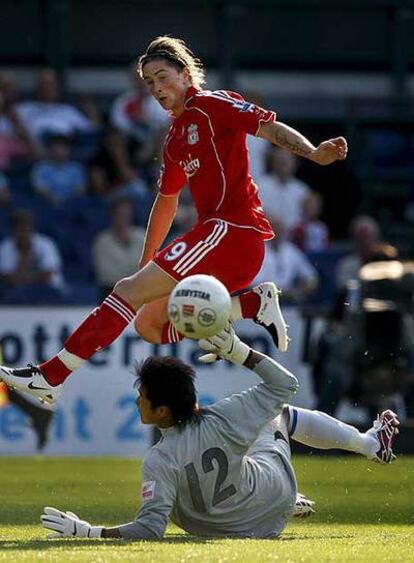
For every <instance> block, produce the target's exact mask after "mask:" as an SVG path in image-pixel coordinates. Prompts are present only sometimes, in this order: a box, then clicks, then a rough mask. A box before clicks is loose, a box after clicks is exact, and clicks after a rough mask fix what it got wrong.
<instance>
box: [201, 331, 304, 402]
mask: <svg viewBox="0 0 414 563" xmlns="http://www.w3.org/2000/svg"><path fill="white" fill-rule="evenodd" d="M199 345H200V347H201V348H202V349H203V350H206V351H207V352H210V353H213V354H217V355H218V356H220V357H221V358H223V359H224V360H229V361H230V362H232V363H234V364H240V365H243V366H245V367H246V368H248V369H251V370H252V371H254V372H255V373H256V374H257V375H258V376H259V377H261V379H262V380H263V381H264V383H266V384H267V385H268V386H269V387H270V388H272V390H273V391H274V393H275V394H276V395H278V396H279V398H280V400H281V401H284V402H288V401H289V399H290V398H291V397H292V396H293V395H294V394H295V393H296V391H297V389H298V386H299V384H298V380H297V379H296V377H295V376H294V375H293V374H292V373H290V372H289V371H288V370H287V369H286V368H284V367H283V366H282V365H280V364H279V363H278V362H276V361H275V360H273V359H272V358H269V356H266V355H265V354H261V353H260V352H257V351H256V350H253V349H251V348H250V347H249V346H248V345H247V344H245V343H244V342H242V341H241V340H240V338H239V337H238V336H237V334H236V333H235V332H234V328H233V327H232V325H231V324H230V323H229V324H228V326H227V328H225V329H224V330H222V331H221V332H219V333H218V334H217V335H216V336H213V337H212V338H208V339H205V340H199Z"/></svg>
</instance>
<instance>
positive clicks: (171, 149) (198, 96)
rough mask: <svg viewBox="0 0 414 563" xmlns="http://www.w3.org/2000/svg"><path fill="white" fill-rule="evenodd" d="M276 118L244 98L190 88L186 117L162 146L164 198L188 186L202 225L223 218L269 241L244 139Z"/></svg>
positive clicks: (177, 122)
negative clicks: (250, 229) (252, 230)
mask: <svg viewBox="0 0 414 563" xmlns="http://www.w3.org/2000/svg"><path fill="white" fill-rule="evenodd" d="M275 119H276V114H275V113H274V112H272V111H267V110H265V109H262V108H260V107H258V106H255V105H254V104H251V103H249V102H246V101H245V100H244V99H243V98H242V96H240V94H237V93H235V92H228V91H225V90H218V91H214V92H211V91H207V90H197V89H196V88H193V87H190V88H189V90H188V92H187V96H186V102H185V109H184V112H183V113H182V114H181V115H180V117H178V118H177V119H175V120H174V122H173V124H172V125H171V127H170V129H169V131H168V134H167V137H166V140H165V143H164V163H163V168H162V171H161V175H160V178H159V181H158V187H159V190H160V193H161V194H162V195H165V196H169V195H176V194H177V193H178V192H179V191H180V190H181V189H182V188H183V186H184V185H185V184H187V183H188V185H189V187H190V191H191V194H192V197H193V200H194V204H195V207H196V210H197V214H198V221H199V222H206V221H208V220H211V219H223V220H224V221H227V222H228V223H230V224H232V225H235V226H240V227H244V228H246V227H247V228H252V229H255V230H257V231H259V232H260V233H261V234H262V237H263V239H265V240H268V239H271V238H272V237H273V236H274V234H273V230H272V227H271V226H270V224H269V221H268V220H267V219H266V217H265V215H264V212H263V208H262V203H261V201H260V199H259V196H258V190H257V186H256V184H255V183H254V182H253V180H252V178H251V176H250V174H249V154H248V150H247V147H246V134H250V135H256V133H257V131H258V129H259V127H260V124H261V123H265V122H269V121H274V120H275Z"/></svg>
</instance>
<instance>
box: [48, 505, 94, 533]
mask: <svg viewBox="0 0 414 563" xmlns="http://www.w3.org/2000/svg"><path fill="white" fill-rule="evenodd" d="M43 511H44V512H43V514H42V515H41V517H40V521H41V522H42V525H43V527H44V528H47V529H48V530H53V531H54V532H55V533H53V534H50V535H49V536H48V539H53V538H101V537H102V530H103V528H102V527H101V526H91V525H90V524H89V522H86V521H85V520H81V519H80V518H79V517H78V516H76V514H74V513H73V512H69V511H67V512H62V511H61V510H58V509H57V508H52V507H50V506H46V507H45V508H44V509H43Z"/></svg>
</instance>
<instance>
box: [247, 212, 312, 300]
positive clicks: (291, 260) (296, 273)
mask: <svg viewBox="0 0 414 563" xmlns="http://www.w3.org/2000/svg"><path fill="white" fill-rule="evenodd" d="M271 223H272V227H273V229H274V231H275V233H276V236H275V238H274V239H272V240H271V241H270V242H269V243H268V244H267V245H266V255H265V259H264V262H263V265H262V268H261V270H260V272H259V274H258V275H257V277H256V279H255V280H254V283H255V284H257V283H261V282H262V281H264V280H272V281H273V282H274V283H275V284H276V285H277V286H278V287H279V288H280V289H281V290H282V293H283V300H284V302H285V303H289V302H290V303H293V304H295V303H296V304H298V303H301V302H302V301H303V300H304V299H306V297H307V296H308V295H310V294H311V293H312V292H313V291H314V290H315V289H316V287H317V285H318V273H317V271H316V270H315V268H314V267H313V266H312V264H311V263H310V262H309V260H308V259H307V257H306V255H305V254H304V253H303V252H302V251H301V250H300V249H299V248H298V247H297V246H296V245H295V244H293V243H292V242H290V241H289V240H287V230H286V226H285V224H284V222H283V221H282V219H280V218H279V217H271Z"/></svg>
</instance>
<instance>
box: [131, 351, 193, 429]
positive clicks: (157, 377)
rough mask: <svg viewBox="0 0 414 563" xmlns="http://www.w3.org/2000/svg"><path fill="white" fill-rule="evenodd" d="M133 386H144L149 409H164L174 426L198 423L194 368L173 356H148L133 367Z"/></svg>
mask: <svg viewBox="0 0 414 563" xmlns="http://www.w3.org/2000/svg"><path fill="white" fill-rule="evenodd" d="M135 373H136V376H137V381H136V383H135V385H134V386H135V387H136V388H139V387H140V386H142V387H143V389H144V392H145V396H146V398H147V399H148V400H149V401H150V402H151V406H152V408H156V407H161V406H167V407H168V408H169V409H170V411H171V416H172V419H173V424H174V425H176V426H182V427H183V426H185V425H186V424H188V423H189V422H193V421H197V420H198V418H199V417H198V414H197V392H196V388H195V385H194V381H195V378H196V374H195V371H194V369H193V368H192V367H191V366H190V365H188V364H186V363H185V362H183V361H182V360H180V359H178V358H174V357H173V356H165V357H158V356H150V357H149V358H147V359H146V360H144V361H143V362H141V363H139V364H137V365H136V366H135Z"/></svg>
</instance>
